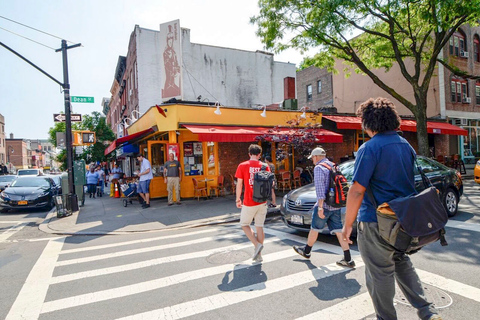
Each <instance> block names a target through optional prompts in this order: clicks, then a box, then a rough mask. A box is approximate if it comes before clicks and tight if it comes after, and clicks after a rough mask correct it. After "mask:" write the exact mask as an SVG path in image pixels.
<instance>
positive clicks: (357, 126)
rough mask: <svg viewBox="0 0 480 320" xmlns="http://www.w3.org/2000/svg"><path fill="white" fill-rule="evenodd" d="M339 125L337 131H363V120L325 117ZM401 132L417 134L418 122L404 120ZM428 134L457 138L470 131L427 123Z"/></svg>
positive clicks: (439, 123) (445, 124)
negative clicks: (454, 136)
mask: <svg viewBox="0 0 480 320" xmlns="http://www.w3.org/2000/svg"><path fill="white" fill-rule="evenodd" d="M323 118H324V119H328V120H330V121H333V122H335V123H336V124H337V129H352V130H362V120H361V119H360V118H358V117H348V116H347V117H344V116H323ZM400 130H402V131H410V132H417V122H416V121H415V120H404V119H402V121H401V124H400ZM427 132H428V133H432V134H451V135H457V136H466V135H467V134H468V131H467V130H465V129H462V128H460V127H457V126H454V125H453V124H450V123H447V122H435V121H427Z"/></svg>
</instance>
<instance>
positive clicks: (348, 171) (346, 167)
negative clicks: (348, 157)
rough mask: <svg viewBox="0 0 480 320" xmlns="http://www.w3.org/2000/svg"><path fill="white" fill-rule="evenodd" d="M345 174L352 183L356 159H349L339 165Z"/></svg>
mask: <svg viewBox="0 0 480 320" xmlns="http://www.w3.org/2000/svg"><path fill="white" fill-rule="evenodd" d="M338 168H339V169H340V171H341V172H342V174H343V176H344V177H345V179H347V181H348V182H349V183H352V179H353V169H354V168H355V161H347V162H344V163H341V164H339V165H338Z"/></svg>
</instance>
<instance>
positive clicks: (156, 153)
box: [151, 143, 165, 177]
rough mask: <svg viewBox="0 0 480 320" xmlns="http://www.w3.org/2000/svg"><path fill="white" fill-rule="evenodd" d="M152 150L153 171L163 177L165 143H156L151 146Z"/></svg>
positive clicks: (157, 175) (155, 175)
mask: <svg viewBox="0 0 480 320" xmlns="http://www.w3.org/2000/svg"><path fill="white" fill-rule="evenodd" d="M151 150H152V151H151V152H152V163H151V165H152V173H153V176H154V177H163V167H164V164H165V144H163V143H155V144H152V147H151Z"/></svg>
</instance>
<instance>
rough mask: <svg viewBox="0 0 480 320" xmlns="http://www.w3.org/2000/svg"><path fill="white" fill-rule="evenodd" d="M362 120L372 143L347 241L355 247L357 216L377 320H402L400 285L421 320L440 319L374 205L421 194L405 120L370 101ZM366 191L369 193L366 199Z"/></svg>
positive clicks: (365, 148) (359, 174) (364, 156)
mask: <svg viewBox="0 0 480 320" xmlns="http://www.w3.org/2000/svg"><path fill="white" fill-rule="evenodd" d="M357 116H359V117H361V118H362V127H363V129H364V130H365V132H366V133H367V134H368V135H369V136H370V137H371V139H370V140H369V141H367V142H366V143H364V144H362V146H361V147H360V148H359V149H358V152H357V157H356V160H355V167H354V172H353V179H352V181H353V185H352V186H351V188H350V190H349V192H348V196H347V208H346V216H345V224H344V227H343V230H342V235H343V239H344V240H347V241H349V242H350V243H352V242H351V241H350V235H351V233H352V226H353V222H354V221H355V219H356V218H357V214H358V218H357V221H358V236H357V241H358V248H359V250H360V253H361V256H362V259H363V261H364V263H365V276H366V280H367V281H366V282H367V288H368V292H369V294H370V297H371V298H372V301H373V305H374V307H375V312H376V314H377V319H383V320H395V319H397V314H396V311H395V307H394V304H393V298H394V296H395V280H396V281H397V283H398V285H399V287H400V289H401V290H402V292H403V294H404V295H405V297H406V298H407V299H408V301H409V302H410V304H411V305H412V306H413V307H415V308H416V309H417V314H418V316H419V318H420V319H422V320H427V319H428V320H439V319H441V317H440V316H439V315H438V314H437V310H436V309H435V307H434V306H433V305H432V304H431V303H430V302H428V301H427V300H426V299H425V294H424V291H423V287H422V284H421V283H420V279H419V277H418V275H417V273H416V271H415V269H414V268H413V264H412V262H411V261H410V258H409V256H407V255H406V254H404V253H402V252H399V251H396V250H395V249H394V248H393V247H391V246H390V245H388V244H387V243H386V242H385V241H384V240H383V239H382V238H381V237H380V234H379V232H378V224H377V215H376V207H375V205H374V203H377V204H381V203H384V202H388V201H390V200H393V199H395V198H398V197H403V196H407V195H410V194H412V193H415V192H416V191H415V181H414V172H413V168H414V161H415V151H414V149H413V148H412V146H410V144H409V143H408V142H407V140H405V139H404V138H403V137H401V136H400V135H398V134H397V132H396V130H397V129H398V128H399V127H400V117H399V116H398V113H397V111H396V108H395V105H394V104H393V103H392V102H391V101H389V100H387V99H385V98H376V99H373V98H371V99H369V100H367V101H365V102H364V103H363V104H362V105H360V107H359V108H358V110H357ZM367 188H368V189H370V190H369V192H367V195H366V196H365V192H366V191H367ZM370 191H371V192H370ZM370 195H373V197H374V199H373V200H372V199H371V197H370Z"/></svg>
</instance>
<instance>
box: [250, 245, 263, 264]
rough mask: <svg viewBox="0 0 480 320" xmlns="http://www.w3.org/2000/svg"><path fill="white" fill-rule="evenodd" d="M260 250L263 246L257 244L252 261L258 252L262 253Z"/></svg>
mask: <svg viewBox="0 0 480 320" xmlns="http://www.w3.org/2000/svg"><path fill="white" fill-rule="evenodd" d="M262 249H263V244H261V243H259V244H257V246H256V247H255V252H254V253H253V257H252V259H253V260H255V259H256V258H257V257H258V255H259V254H260V252H262Z"/></svg>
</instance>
